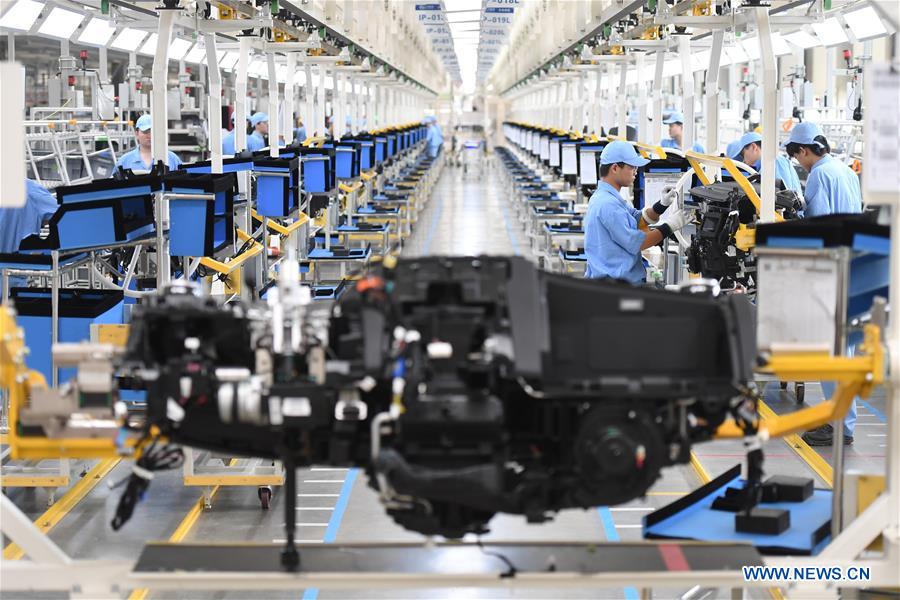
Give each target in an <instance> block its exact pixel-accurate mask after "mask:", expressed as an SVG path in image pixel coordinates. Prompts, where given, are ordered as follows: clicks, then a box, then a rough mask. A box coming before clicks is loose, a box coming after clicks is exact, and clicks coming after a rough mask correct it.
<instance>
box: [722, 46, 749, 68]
mask: <svg viewBox="0 0 900 600" xmlns="http://www.w3.org/2000/svg"><path fill="white" fill-rule="evenodd" d="M725 54H727V55H728V58H729V60H730V61H731V63H732V64H735V63H743V62H747V61H748V60H750V57H749V56H747V53H746V52H744V49H743V48H742V47H741V45H740V44H735V45H734V46H728V47H727V48H725Z"/></svg>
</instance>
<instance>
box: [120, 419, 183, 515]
mask: <svg viewBox="0 0 900 600" xmlns="http://www.w3.org/2000/svg"><path fill="white" fill-rule="evenodd" d="M158 442H159V437H156V438H154V439H153V440H152V441H151V442H150V443H149V444H148V445H147V447H146V448H144V451H143V452H142V453H141V456H140V457H139V458H138V459H137V460H136V461H135V463H134V466H133V467H132V473H131V475H130V476H129V477H128V479H127V482H128V483H127V485H126V486H125V491H124V492H122V497H121V498H119V504H118V505H117V506H116V514H115V516H114V517H113V520H112V522H111V523H110V525H111V526H112V528H113V530H114V531H118V530H119V529H121V528H122V526H123V525H125V523H127V522H128V521H129V520H130V519H131V515H132V514H134V509H135V507H136V506H137V504H138V502H140V501H141V500H143V498H144V493H145V492H146V491H147V488H148V487H149V486H150V481H151V480H152V479H153V472H154V471H163V470H167V469H177V468H178V467H180V466H181V465H182V464H183V463H184V451H183V450H182V449H181V448H180V447H179V446H175V445H174V444H169V443H166V444H165V445H164V446H158ZM120 484H121V482H120V483H119V484H117V485H116V486H115V487H118V485H120Z"/></svg>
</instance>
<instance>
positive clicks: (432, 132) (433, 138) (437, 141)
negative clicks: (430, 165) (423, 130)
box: [425, 124, 444, 158]
mask: <svg viewBox="0 0 900 600" xmlns="http://www.w3.org/2000/svg"><path fill="white" fill-rule="evenodd" d="M425 140H426V142H427V145H428V156H430V157H431V158H435V157H436V156H437V155H438V152H439V151H440V149H441V146H443V145H444V136H443V135H442V134H441V130H440V129H439V128H438V126H437V125H435V124H432V125H431V127H429V128H428V134H427V135H426V137H425Z"/></svg>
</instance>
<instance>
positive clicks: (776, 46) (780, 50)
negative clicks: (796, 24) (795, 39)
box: [772, 31, 791, 56]
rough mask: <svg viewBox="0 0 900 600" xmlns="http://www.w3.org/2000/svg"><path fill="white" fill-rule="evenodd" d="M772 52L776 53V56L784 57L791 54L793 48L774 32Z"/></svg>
mask: <svg viewBox="0 0 900 600" xmlns="http://www.w3.org/2000/svg"><path fill="white" fill-rule="evenodd" d="M772 50H774V51H775V56H784V55H785V54H790V53H791V47H790V46H788V44H787V42H785V41H784V38H783V37H781V34H780V33H778V32H777V31H773V32H772Z"/></svg>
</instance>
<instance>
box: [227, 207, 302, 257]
mask: <svg viewBox="0 0 900 600" xmlns="http://www.w3.org/2000/svg"><path fill="white" fill-rule="evenodd" d="M250 216H251V217H253V220H254V221H258V222H260V223H262V220H263V218H262V217H261V216H259V213H257V212H256V211H255V210H253V209H250ZM307 222H309V215H307V214H306V213H300V214H299V216H298V217H297V220H296V221H294V222H293V223H291V224H290V225H287V226H285V225H280V224H278V223H276V222H274V221H271V220H270V221H268V222H267V223H266V225H267V226H268V228H269V230H270V231H272V232H273V233H277V234H278V235H280V236H283V237H288V236H290V235H292V234H293V233H294V232H295V231H297V230H298V229H300V228H301V227H303V225H304V224H306V223H307ZM238 231H239V232H240V233H243V232H242V231H240V230H238ZM244 235H247V234H244ZM246 239H250V236H247V238H246ZM254 243H255V244H257V245H259V244H258V243H257V242H254ZM228 264H231V263H228Z"/></svg>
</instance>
